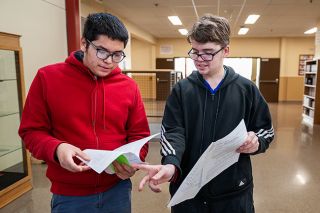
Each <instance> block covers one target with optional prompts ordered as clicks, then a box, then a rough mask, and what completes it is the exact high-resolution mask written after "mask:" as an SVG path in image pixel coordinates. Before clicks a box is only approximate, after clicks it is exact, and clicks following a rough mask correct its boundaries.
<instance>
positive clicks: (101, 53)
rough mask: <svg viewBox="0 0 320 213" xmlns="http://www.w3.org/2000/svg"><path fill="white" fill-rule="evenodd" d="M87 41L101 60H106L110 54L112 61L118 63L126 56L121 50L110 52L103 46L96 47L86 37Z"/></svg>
mask: <svg viewBox="0 0 320 213" xmlns="http://www.w3.org/2000/svg"><path fill="white" fill-rule="evenodd" d="M87 42H88V43H89V44H91V45H92V46H93V47H94V48H95V49H96V50H97V53H96V55H97V57H98V58H100V59H102V60H106V59H107V58H109V56H111V59H112V61H113V62H114V63H119V62H121V61H122V60H123V59H124V58H125V57H126V55H125V54H124V52H122V51H116V52H113V53H110V52H108V51H107V50H105V49H103V48H100V47H97V46H96V45H94V44H93V43H92V42H91V41H89V40H88V39H87Z"/></svg>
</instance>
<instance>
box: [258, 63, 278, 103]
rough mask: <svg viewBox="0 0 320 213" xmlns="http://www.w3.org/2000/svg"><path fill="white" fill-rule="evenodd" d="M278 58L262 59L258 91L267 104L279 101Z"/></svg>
mask: <svg viewBox="0 0 320 213" xmlns="http://www.w3.org/2000/svg"><path fill="white" fill-rule="evenodd" d="M279 76H280V58H262V59H261V63H260V78H259V89H260V91H261V93H262V95H263V97H264V98H265V99H266V101H267V102H278V101H279Z"/></svg>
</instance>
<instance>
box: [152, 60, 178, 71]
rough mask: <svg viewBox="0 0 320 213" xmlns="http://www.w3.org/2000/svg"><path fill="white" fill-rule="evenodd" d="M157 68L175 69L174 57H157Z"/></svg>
mask: <svg viewBox="0 0 320 213" xmlns="http://www.w3.org/2000/svg"><path fill="white" fill-rule="evenodd" d="M156 69H169V70H174V60H173V58H157V59H156Z"/></svg>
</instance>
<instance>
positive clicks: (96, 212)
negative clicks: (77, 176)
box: [51, 179, 132, 213]
mask: <svg viewBox="0 0 320 213" xmlns="http://www.w3.org/2000/svg"><path fill="white" fill-rule="evenodd" d="M131 190H132V184H131V181H130V179H127V180H122V181H120V182H119V183H118V184H117V185H115V186H113V187H112V188H111V189H109V190H107V191H106V192H101V193H98V194H94V195H88V196H64V195H58V194H53V195H52V199H51V212H52V213H131Z"/></svg>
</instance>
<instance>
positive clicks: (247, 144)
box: [237, 132, 259, 153]
mask: <svg viewBox="0 0 320 213" xmlns="http://www.w3.org/2000/svg"><path fill="white" fill-rule="evenodd" d="M258 149H259V141H258V137H257V136H256V134H255V133H254V132H248V136H247V138H246V140H245V141H244V143H243V144H242V145H241V146H240V147H239V148H238V149H237V152H239V153H253V152H256V151H257V150H258Z"/></svg>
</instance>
